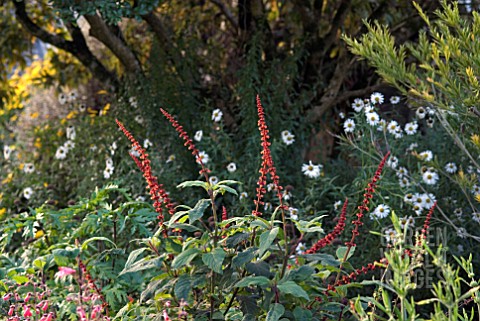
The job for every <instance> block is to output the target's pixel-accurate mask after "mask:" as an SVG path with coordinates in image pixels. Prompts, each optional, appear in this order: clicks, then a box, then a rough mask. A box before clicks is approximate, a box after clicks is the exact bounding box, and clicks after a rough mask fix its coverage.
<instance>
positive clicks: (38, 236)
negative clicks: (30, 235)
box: [35, 230, 45, 239]
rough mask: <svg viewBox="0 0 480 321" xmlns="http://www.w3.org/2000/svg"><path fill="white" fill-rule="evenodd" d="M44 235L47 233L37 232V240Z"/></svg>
mask: <svg viewBox="0 0 480 321" xmlns="http://www.w3.org/2000/svg"><path fill="white" fill-rule="evenodd" d="M44 235H45V232H44V231H43V230H38V231H37V232H35V238H36V239H39V238H41V237H42V236H44Z"/></svg>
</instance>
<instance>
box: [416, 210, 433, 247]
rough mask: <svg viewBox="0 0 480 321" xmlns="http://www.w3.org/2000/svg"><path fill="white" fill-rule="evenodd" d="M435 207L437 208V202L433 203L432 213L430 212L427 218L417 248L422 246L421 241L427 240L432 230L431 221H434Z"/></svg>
mask: <svg viewBox="0 0 480 321" xmlns="http://www.w3.org/2000/svg"><path fill="white" fill-rule="evenodd" d="M435 207H437V202H436V201H435V203H433V205H432V207H430V211H428V214H427V217H426V218H425V222H424V223H423V228H422V233H421V234H420V239H419V240H418V242H417V246H420V245H421V240H425V239H427V234H428V229H429V228H430V220H431V219H432V215H433V212H434V211H435Z"/></svg>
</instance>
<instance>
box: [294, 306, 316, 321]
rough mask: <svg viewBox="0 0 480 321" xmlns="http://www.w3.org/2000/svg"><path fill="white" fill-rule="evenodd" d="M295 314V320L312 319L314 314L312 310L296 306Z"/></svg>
mask: <svg viewBox="0 0 480 321" xmlns="http://www.w3.org/2000/svg"><path fill="white" fill-rule="evenodd" d="M293 316H294V317H295V321H310V320H312V316H313V315H312V311H310V310H307V309H303V308H301V307H296V308H295V310H293Z"/></svg>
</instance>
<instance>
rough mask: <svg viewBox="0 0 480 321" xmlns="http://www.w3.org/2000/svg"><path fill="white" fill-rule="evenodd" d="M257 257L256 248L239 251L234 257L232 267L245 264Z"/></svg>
mask: <svg viewBox="0 0 480 321" xmlns="http://www.w3.org/2000/svg"><path fill="white" fill-rule="evenodd" d="M254 257H255V249H254V248H252V247H251V248H248V249H246V250H245V251H243V252H240V253H238V254H237V255H236V256H234V257H233V259H232V267H233V268H234V269H235V268H239V267H242V266H244V265H245V264H246V263H248V262H250V261H252V260H253V258H254Z"/></svg>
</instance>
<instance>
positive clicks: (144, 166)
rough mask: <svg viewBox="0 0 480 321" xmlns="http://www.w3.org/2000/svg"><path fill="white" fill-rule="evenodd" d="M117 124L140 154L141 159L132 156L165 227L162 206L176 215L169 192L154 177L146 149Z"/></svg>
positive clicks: (121, 125) (160, 220) (160, 223)
mask: <svg viewBox="0 0 480 321" xmlns="http://www.w3.org/2000/svg"><path fill="white" fill-rule="evenodd" d="M115 121H116V122H117V125H118V127H119V128H120V129H121V130H122V132H123V133H124V134H125V136H126V137H127V138H128V139H129V140H130V142H131V143H132V147H133V148H134V149H135V150H136V151H137V152H138V154H139V155H140V159H138V158H137V157H135V156H133V155H132V154H130V156H131V157H132V158H133V160H134V161H135V163H136V164H137V166H138V168H139V169H140V170H141V171H142V173H143V177H144V178H145V180H146V181H147V184H148V186H147V189H148V190H149V193H150V196H151V199H152V200H153V202H154V203H153V207H154V208H155V211H156V212H157V213H158V216H157V217H158V220H159V225H160V226H162V225H163V220H164V216H163V208H162V205H163V204H164V205H165V207H167V208H168V212H169V213H170V214H171V215H173V214H174V213H175V208H174V205H173V203H172V202H171V201H170V198H169V197H168V194H167V192H166V191H165V189H164V188H163V185H162V184H159V183H158V180H157V177H156V176H154V175H153V173H152V168H151V166H150V160H149V159H148V154H147V152H146V151H145V149H144V148H142V146H141V145H140V144H139V143H138V141H137V140H136V139H135V138H134V137H133V135H132V134H131V133H130V132H129V131H128V130H127V129H126V128H125V126H124V125H123V124H122V123H121V122H120V121H119V120H118V119H116V120H115Z"/></svg>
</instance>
